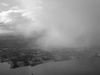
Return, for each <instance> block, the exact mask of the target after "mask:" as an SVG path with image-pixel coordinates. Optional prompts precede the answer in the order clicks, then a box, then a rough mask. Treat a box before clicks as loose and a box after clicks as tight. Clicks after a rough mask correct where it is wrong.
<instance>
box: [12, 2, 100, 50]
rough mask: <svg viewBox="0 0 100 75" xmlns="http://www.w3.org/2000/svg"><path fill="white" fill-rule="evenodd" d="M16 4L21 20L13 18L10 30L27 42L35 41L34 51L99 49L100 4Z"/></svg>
mask: <svg viewBox="0 0 100 75" xmlns="http://www.w3.org/2000/svg"><path fill="white" fill-rule="evenodd" d="M16 2H18V4H19V6H20V9H21V10H23V12H22V11H21V17H19V18H18V17H17V18H16V17H14V19H16V21H15V22H14V23H13V24H14V25H16V26H15V29H14V30H15V31H16V33H19V34H21V35H23V36H25V37H27V38H33V40H34V38H37V40H36V42H35V44H36V45H37V46H38V47H40V48H42V49H46V50H48V49H52V48H55V49H58V48H88V47H96V46H97V47H98V46H100V45H99V44H100V39H99V38H100V33H99V32H100V29H99V28H100V25H99V24H100V21H99V20H100V9H99V7H100V1H98V0H95V1H93V0H88V1H86V0H85V1H83V0H82V1H80V0H76V1H74V0H72V1H69V0H63V1H60V0H50V1H48V0H23V1H20V0H17V1H16ZM12 10H13V9H12ZM16 10H19V9H16ZM14 11H15V9H14ZM18 13H19V12H18ZM15 15H16V14H15ZM12 16H14V15H12ZM12 20H13V19H12ZM31 44H32V43H31ZM31 46H32V45H31Z"/></svg>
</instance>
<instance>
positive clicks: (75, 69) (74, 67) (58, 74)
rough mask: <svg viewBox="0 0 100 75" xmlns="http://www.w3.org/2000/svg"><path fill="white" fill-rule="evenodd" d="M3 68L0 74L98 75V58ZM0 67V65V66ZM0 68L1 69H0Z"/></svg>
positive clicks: (99, 69) (99, 66)
mask: <svg viewBox="0 0 100 75" xmlns="http://www.w3.org/2000/svg"><path fill="white" fill-rule="evenodd" d="M4 67H5V66H2V68H3V70H5V71H2V72H0V75H32V73H33V74H34V75H100V74H99V71H100V58H98V57H93V58H92V57H91V58H83V59H73V60H68V61H61V62H49V63H44V64H40V65H37V66H34V67H30V66H28V67H22V68H17V69H9V70H8V69H7V67H6V69H5V68H4ZM0 68H1V67H0ZM0 70H1V69H0Z"/></svg>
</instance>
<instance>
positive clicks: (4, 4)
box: [1, 3, 9, 7]
mask: <svg viewBox="0 0 100 75" xmlns="http://www.w3.org/2000/svg"><path fill="white" fill-rule="evenodd" d="M1 5H3V6H6V7H7V6H9V4H6V3H1Z"/></svg>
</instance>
